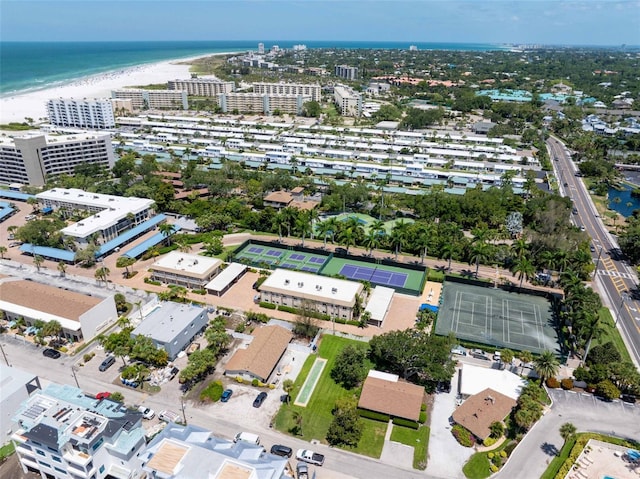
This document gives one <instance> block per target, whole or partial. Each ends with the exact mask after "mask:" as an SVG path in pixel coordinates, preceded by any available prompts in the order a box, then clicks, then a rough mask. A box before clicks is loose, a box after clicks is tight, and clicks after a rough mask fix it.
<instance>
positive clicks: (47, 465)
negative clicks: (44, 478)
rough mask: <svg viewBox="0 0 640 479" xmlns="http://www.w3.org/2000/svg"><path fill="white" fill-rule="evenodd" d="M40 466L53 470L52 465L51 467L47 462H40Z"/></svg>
mask: <svg viewBox="0 0 640 479" xmlns="http://www.w3.org/2000/svg"><path fill="white" fill-rule="evenodd" d="M38 464H40V465H41V466H44V467H48V468H51V465H50V464H47V463H46V462H40V461H38Z"/></svg>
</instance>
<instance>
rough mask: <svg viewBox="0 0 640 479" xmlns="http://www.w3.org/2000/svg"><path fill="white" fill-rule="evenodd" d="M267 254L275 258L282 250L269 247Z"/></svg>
mask: <svg viewBox="0 0 640 479" xmlns="http://www.w3.org/2000/svg"><path fill="white" fill-rule="evenodd" d="M267 256H274V257H276V258H279V257H280V256H282V251H276V250H273V249H270V250H269V251H267Z"/></svg>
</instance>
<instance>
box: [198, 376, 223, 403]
mask: <svg viewBox="0 0 640 479" xmlns="http://www.w3.org/2000/svg"><path fill="white" fill-rule="evenodd" d="M222 391H224V388H223V387H222V382H220V381H213V382H211V383H209V385H208V386H207V387H206V388H204V389H203V390H202V392H201V393H200V401H211V402H217V401H219V400H220V398H221V397H222Z"/></svg>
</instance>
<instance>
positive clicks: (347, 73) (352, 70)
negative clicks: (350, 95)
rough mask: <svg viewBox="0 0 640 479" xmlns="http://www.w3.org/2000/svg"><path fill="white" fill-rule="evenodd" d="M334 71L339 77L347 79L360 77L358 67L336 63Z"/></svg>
mask: <svg viewBox="0 0 640 479" xmlns="http://www.w3.org/2000/svg"><path fill="white" fill-rule="evenodd" d="M333 71H334V73H335V75H336V76H337V77H340V78H344V79H345V80H357V79H358V67H350V66H347V65H336V66H335V68H334V70H333Z"/></svg>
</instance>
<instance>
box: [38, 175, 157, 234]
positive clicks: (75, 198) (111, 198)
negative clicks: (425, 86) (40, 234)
mask: <svg viewBox="0 0 640 479" xmlns="http://www.w3.org/2000/svg"><path fill="white" fill-rule="evenodd" d="M36 198H37V200H38V201H39V202H40V203H41V204H42V205H43V207H51V208H53V209H54V210H62V211H63V212H64V214H65V216H71V215H73V214H76V213H79V212H80V213H91V215H89V216H87V217H86V218H84V219H82V220H81V221H78V222H77V223H74V224H72V225H70V226H67V227H66V228H63V229H62V230H61V232H62V234H64V235H65V236H67V237H71V238H73V239H74V241H75V242H76V243H77V244H79V245H81V246H82V245H83V244H85V243H88V242H89V240H90V237H91V236H92V235H95V234H98V235H99V239H100V240H102V241H105V242H106V241H110V240H112V239H114V238H115V237H117V236H118V235H120V234H121V233H122V232H123V231H125V230H127V229H129V228H131V227H132V226H136V225H138V224H140V223H142V222H144V221H146V220H148V219H149V218H151V217H152V216H153V215H154V210H153V205H154V201H153V200H151V199H148V198H136V197H135V196H129V197H125V196H115V195H105V194H102V193H89V192H87V191H84V190H79V189H76V188H53V189H51V190H47V191H43V192H42V193H38V194H37V195H36Z"/></svg>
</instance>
